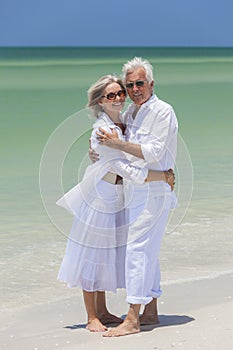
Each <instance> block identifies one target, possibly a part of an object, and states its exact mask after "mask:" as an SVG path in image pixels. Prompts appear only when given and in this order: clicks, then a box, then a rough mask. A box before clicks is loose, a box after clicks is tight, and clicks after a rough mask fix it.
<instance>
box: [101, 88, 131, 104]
mask: <svg viewBox="0 0 233 350" xmlns="http://www.w3.org/2000/svg"><path fill="white" fill-rule="evenodd" d="M117 96H119V97H125V96H126V91H125V90H123V89H122V90H119V91H117V92H109V94H107V95H105V96H102V97H106V98H107V99H108V100H110V101H113V100H115V99H116V97H117Z"/></svg>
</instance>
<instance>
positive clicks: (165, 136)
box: [98, 57, 178, 337]
mask: <svg viewBox="0 0 233 350" xmlns="http://www.w3.org/2000/svg"><path fill="white" fill-rule="evenodd" d="M122 73H123V79H124V82H125V85H126V88H127V91H128V94H129V97H130V98H131V100H132V101H133V103H132V104H131V105H130V106H129V107H128V109H127V110H126V112H125V113H124V115H123V118H124V120H123V122H124V123H125V124H126V132H125V139H126V141H122V140H119V139H118V137H117V135H116V133H115V132H113V133H112V134H111V133H107V132H105V131H104V130H101V129H100V133H98V137H99V142H100V143H102V144H103V145H105V146H109V147H112V148H116V149H119V150H122V151H124V152H126V153H127V154H128V159H129V160H130V161H131V162H132V163H135V164H137V165H138V166H141V167H147V168H148V169H153V170H167V169H170V168H173V169H174V164H175V157H176V147H177V132H178V123H177V119H176V116H175V113H174V110H173V108H172V107H171V106H170V105H169V104H167V103H166V102H163V101H162V100H160V99H159V98H158V97H157V96H156V95H155V94H154V93H153V88H154V80H153V68H152V66H151V65H150V63H149V62H148V61H147V60H143V59H141V58H138V57H135V58H134V59H132V60H131V61H128V62H127V63H126V64H125V65H124V66H123V70H122ZM124 184H125V195H126V196H127V197H128V198H129V197H130V198H131V200H130V203H129V204H128V208H127V210H128V214H129V232H128V242H127V248H126V265H125V266H126V292H127V299H126V300H127V302H128V303H129V304H130V306H129V311H128V314H127V316H126V318H125V320H124V322H123V323H122V324H120V325H119V326H118V327H116V328H113V329H110V330H109V331H107V332H106V333H104V336H106V337H113V336H123V335H127V334H132V333H137V332H139V331H140V323H141V324H149V323H156V322H158V316H157V298H158V297H159V296H160V295H161V289H160V268H159V251H160V246H161V240H162V236H163V233H164V230H165V227H166V224H167V220H168V216H169V211H170V208H171V206H172V201H173V199H172V197H173V196H174V192H171V190H170V187H169V185H168V184H166V183H165V182H164V181H160V182H157V183H155V182H152V183H145V184H143V185H133V184H132V183H129V182H128V181H127V180H126V181H124ZM141 304H143V305H145V309H144V312H143V315H142V316H141V318H140V319H139V312H140V307H141Z"/></svg>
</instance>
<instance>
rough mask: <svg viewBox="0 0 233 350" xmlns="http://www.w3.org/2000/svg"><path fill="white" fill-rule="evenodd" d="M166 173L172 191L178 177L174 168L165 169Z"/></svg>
mask: <svg viewBox="0 0 233 350" xmlns="http://www.w3.org/2000/svg"><path fill="white" fill-rule="evenodd" d="M164 174H165V177H166V182H167V183H168V185H169V186H170V187H171V191H173V190H174V187H175V179H176V178H175V173H174V171H173V169H169V170H168V171H165V172H164Z"/></svg>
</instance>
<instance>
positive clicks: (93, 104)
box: [86, 74, 125, 117]
mask: <svg viewBox="0 0 233 350" xmlns="http://www.w3.org/2000/svg"><path fill="white" fill-rule="evenodd" d="M112 83H117V84H119V85H120V87H121V88H122V89H124V90H125V86H124V84H123V81H122V80H121V79H120V78H118V77H117V76H115V75H110V74H108V75H104V76H103V77H101V78H99V79H98V80H97V81H96V82H95V83H94V84H93V85H91V87H90V88H89V89H88V91H87V97H88V103H87V106H86V107H89V108H91V109H92V110H93V113H94V116H95V117H98V114H99V112H100V111H102V107H101V106H100V105H99V103H98V102H99V101H100V100H101V98H102V97H103V94H104V90H105V88H106V86H108V85H109V84H112Z"/></svg>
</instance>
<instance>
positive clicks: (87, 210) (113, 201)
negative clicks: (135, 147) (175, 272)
mask: <svg viewBox="0 0 233 350" xmlns="http://www.w3.org/2000/svg"><path fill="white" fill-rule="evenodd" d="M99 127H102V128H104V129H105V130H107V131H109V132H110V131H111V129H110V128H114V129H116V130H117V132H118V135H119V137H120V138H122V137H123V135H122V132H121V129H120V128H119V127H117V126H116V125H114V124H113V122H112V121H111V119H110V118H109V117H108V116H107V115H106V114H105V113H103V114H102V115H101V116H100V117H99V118H98V119H97V121H96V123H95V124H94V126H93V131H92V135H91V144H92V148H93V149H95V150H96V152H97V153H98V154H99V155H100V160H99V161H98V162H96V163H94V164H92V165H90V166H88V168H87V169H86V172H85V174H84V177H83V180H82V181H81V182H80V183H79V184H78V185H76V186H75V187H74V188H72V189H71V190H70V191H69V192H68V193H66V194H65V195H64V196H63V197H62V198H61V199H60V200H58V201H57V204H58V205H60V206H62V207H64V208H65V209H67V210H68V211H69V212H71V213H72V214H73V215H74V220H73V225H72V228H71V231H70V234H69V238H68V242H67V246H66V252H65V256H64V258H63V261H62V263H61V266H60V270H59V273H58V280H60V281H61V282H65V283H67V285H68V287H79V288H82V289H84V290H86V291H112V292H115V291H116V289H117V288H124V287H125V244H126V241H127V231H128V230H127V223H126V218H125V209H124V196H123V186H122V185H120V184H118V185H114V184H111V183H109V182H106V181H104V180H102V178H103V176H104V175H105V174H106V173H107V172H108V171H111V172H112V173H117V174H119V175H121V176H122V177H125V178H128V179H131V180H132V181H133V182H136V183H143V182H144V180H145V178H146V177H147V170H146V169H140V168H137V167H133V166H131V165H130V164H129V162H128V161H127V160H126V159H125V158H124V154H123V152H120V151H118V150H112V149H111V148H108V147H106V146H102V145H100V144H99V143H98V140H97V138H96V132H97V131H98V129H99Z"/></svg>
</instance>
